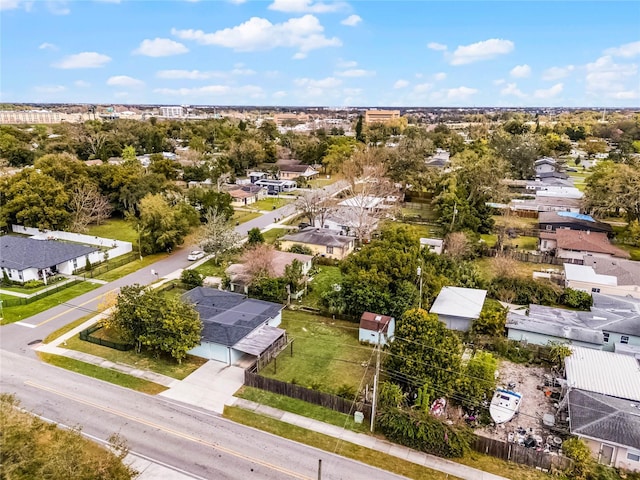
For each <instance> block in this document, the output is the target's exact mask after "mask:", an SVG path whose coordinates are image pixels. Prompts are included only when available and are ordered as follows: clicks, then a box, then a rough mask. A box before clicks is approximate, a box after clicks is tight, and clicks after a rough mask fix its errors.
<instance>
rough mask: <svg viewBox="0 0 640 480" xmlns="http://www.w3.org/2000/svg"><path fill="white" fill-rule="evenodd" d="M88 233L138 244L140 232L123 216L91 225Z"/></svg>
mask: <svg viewBox="0 0 640 480" xmlns="http://www.w3.org/2000/svg"><path fill="white" fill-rule="evenodd" d="M87 235H94V236H96V237H101V238H111V239H113V240H122V241H123V242H131V243H133V244H134V245H137V244H138V233H137V232H136V231H135V229H134V228H133V225H131V223H129V222H127V221H126V220H124V219H122V218H110V219H109V220H107V221H105V222H104V223H102V224H100V225H89V227H88V229H87Z"/></svg>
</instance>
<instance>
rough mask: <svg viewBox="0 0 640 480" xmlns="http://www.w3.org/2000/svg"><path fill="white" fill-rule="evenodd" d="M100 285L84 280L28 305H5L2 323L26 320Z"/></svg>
mask: <svg viewBox="0 0 640 480" xmlns="http://www.w3.org/2000/svg"><path fill="white" fill-rule="evenodd" d="M98 287H100V285H98V284H95V283H89V282H82V283H78V284H76V285H73V286H71V287H69V288H65V289H63V290H60V291H59V292H56V293H54V294H52V295H49V296H48V297H44V298H41V299H39V300H36V301H35V302H32V303H29V304H27V305H18V306H16V307H5V308H4V309H3V313H4V318H3V319H2V322H0V324H1V325H5V324H7V323H13V322H17V321H19V320H24V319H25V318H29V317H31V316H33V315H36V314H38V313H40V312H44V311H45V310H49V309H50V308H52V307H55V306H57V305H59V304H61V303H65V302H68V301H69V300H71V299H73V298H75V297H78V296H80V295H82V294H83V293H87V292H90V291H91V290H95V289H96V288H98Z"/></svg>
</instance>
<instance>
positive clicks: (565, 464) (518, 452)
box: [471, 435, 572, 472]
mask: <svg viewBox="0 0 640 480" xmlns="http://www.w3.org/2000/svg"><path fill="white" fill-rule="evenodd" d="M471 448H472V449H473V450H475V451H476V452H480V453H484V454H486V455H490V456H492V457H496V458H501V459H502V460H507V461H510V462H514V463H520V464H522V465H528V466H530V467H534V468H541V469H543V470H546V471H549V472H556V471H565V470H568V469H569V468H570V467H571V465H572V461H571V459H569V458H567V457H564V456H562V455H557V454H553V453H545V452H543V451H538V450H536V449H535V448H527V447H524V446H522V445H518V444H516V443H508V442H505V441H502V440H496V439H494V438H487V437H481V436H478V435H476V436H475V438H474V440H473V442H472V443H471Z"/></svg>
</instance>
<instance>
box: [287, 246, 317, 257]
mask: <svg viewBox="0 0 640 480" xmlns="http://www.w3.org/2000/svg"><path fill="white" fill-rule="evenodd" d="M289 251H290V252H291V253H299V254H302V255H313V252H312V251H311V248H309V247H307V246H306V245H301V244H299V243H296V244H294V245H291V248H290V249H289Z"/></svg>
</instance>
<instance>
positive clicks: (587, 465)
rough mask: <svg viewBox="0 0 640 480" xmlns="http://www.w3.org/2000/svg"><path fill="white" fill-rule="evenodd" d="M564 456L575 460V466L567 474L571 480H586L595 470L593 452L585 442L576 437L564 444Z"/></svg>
mask: <svg viewBox="0 0 640 480" xmlns="http://www.w3.org/2000/svg"><path fill="white" fill-rule="evenodd" d="M562 451H563V452H564V454H565V455H566V456H567V457H569V458H570V459H571V460H573V466H572V467H571V469H570V470H569V472H567V473H568V474H569V475H570V476H571V478H575V479H586V478H588V476H589V473H590V472H591V469H592V468H593V465H594V461H593V459H592V458H591V451H590V450H589V447H588V446H587V444H586V443H584V441H583V440H581V439H579V438H577V437H574V438H570V439H569V440H567V441H566V442H564V443H563V444H562Z"/></svg>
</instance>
